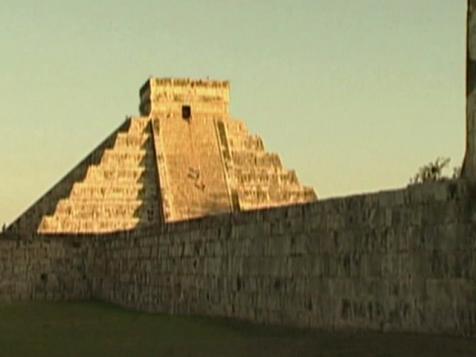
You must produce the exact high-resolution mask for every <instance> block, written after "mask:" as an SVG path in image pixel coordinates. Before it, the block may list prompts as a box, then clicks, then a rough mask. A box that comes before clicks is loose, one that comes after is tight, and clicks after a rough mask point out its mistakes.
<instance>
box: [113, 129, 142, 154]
mask: <svg viewBox="0 0 476 357" xmlns="http://www.w3.org/2000/svg"><path fill="white" fill-rule="evenodd" d="M149 138H150V134H148V133H141V134H129V133H119V134H117V136H116V141H115V142H114V149H116V148H135V149H136V150H139V149H141V148H142V147H143V146H144V145H145V143H146V142H147V141H148V140H149Z"/></svg>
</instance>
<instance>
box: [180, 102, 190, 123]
mask: <svg viewBox="0 0 476 357" xmlns="http://www.w3.org/2000/svg"><path fill="white" fill-rule="evenodd" d="M191 116H192V108H190V105H182V118H183V119H185V120H189V119H190V117H191Z"/></svg>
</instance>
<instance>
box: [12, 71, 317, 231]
mask: <svg viewBox="0 0 476 357" xmlns="http://www.w3.org/2000/svg"><path fill="white" fill-rule="evenodd" d="M139 95H140V105H139V111H140V115H141V116H139V117H130V118H128V119H127V120H126V121H125V122H124V123H123V124H122V125H121V126H120V127H119V128H118V129H116V130H115V131H113V133H112V134H111V135H110V136H109V137H108V138H106V139H105V140H104V141H103V142H102V143H101V144H100V145H99V146H98V147H97V148H96V149H94V150H93V151H92V152H91V153H90V154H89V155H88V156H87V157H86V158H85V159H84V160H83V161H81V162H80V163H79V164H78V165H77V166H76V167H75V168H74V169H73V170H71V172H69V173H68V174H67V175H66V176H65V177H64V178H63V179H62V180H60V181H59V182H58V183H57V184H56V185H55V186H53V188H52V189H51V190H49V191H48V192H47V193H46V194H45V195H43V196H42V197H41V198H40V199H39V200H38V201H37V202H35V203H34V204H33V205H32V206H31V207H30V208H29V209H28V210H27V211H26V212H25V213H23V214H22V215H21V216H20V217H19V218H18V219H17V220H16V221H14V222H13V223H12V224H11V225H10V226H9V228H8V230H9V231H11V232H14V233H17V234H25V235H26V234H32V233H42V234H56V233H58V234H59V233H81V234H97V233H109V232H115V231H124V230H132V229H136V228H139V227H143V226H149V225H157V224H166V223H168V222H174V221H181V220H188V219H193V218H197V217H203V216H207V215H215V214H220V213H229V212H236V211H246V210H253V209H259V208H266V207H275V206H282V205H290V204H296V203H305V202H310V201H314V200H316V194H315V193H314V190H313V189H312V188H308V187H304V186H302V185H301V184H300V183H299V181H298V179H297V177H296V174H295V172H294V171H290V170H287V169H285V168H284V167H283V166H282V164H281V160H280V158H279V156H278V155H277V154H274V153H268V152H266V151H265V149H264V146H263V142H262V140H261V138H260V137H258V136H256V135H251V134H250V133H249V132H248V130H247V128H246V126H245V125H244V123H243V122H241V121H238V120H236V119H233V118H232V117H231V116H230V114H229V102H230V99H229V98H230V87H229V83H228V82H226V81H211V80H190V79H167V78H150V79H149V80H147V82H146V83H145V84H144V85H143V86H142V88H141V89H140V92H139Z"/></svg>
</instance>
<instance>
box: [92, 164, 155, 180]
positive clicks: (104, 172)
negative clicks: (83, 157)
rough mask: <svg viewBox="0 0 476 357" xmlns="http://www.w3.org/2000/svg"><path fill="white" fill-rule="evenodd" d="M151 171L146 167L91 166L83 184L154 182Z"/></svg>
mask: <svg viewBox="0 0 476 357" xmlns="http://www.w3.org/2000/svg"><path fill="white" fill-rule="evenodd" d="M150 171H151V170H147V172H146V169H145V167H140V168H118V167H116V168H108V169H105V168H102V167H101V166H91V167H89V169H88V172H87V174H86V178H85V180H84V181H83V182H102V181H107V182H114V183H116V182H124V181H127V182H130V183H135V182H138V181H141V180H143V179H151V180H153V179H154V177H155V175H154V173H153V172H150Z"/></svg>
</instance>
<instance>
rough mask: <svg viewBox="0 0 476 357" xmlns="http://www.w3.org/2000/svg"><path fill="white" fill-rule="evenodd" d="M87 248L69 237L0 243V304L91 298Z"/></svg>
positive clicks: (0, 241)
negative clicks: (87, 269)
mask: <svg viewBox="0 0 476 357" xmlns="http://www.w3.org/2000/svg"><path fill="white" fill-rule="evenodd" d="M86 253H87V247H86V245H85V244H83V242H82V241H81V240H80V239H73V238H71V237H69V238H68V239H67V240H65V239H61V238H51V239H50V238H47V237H43V238H41V239H40V238H38V239H32V240H12V239H8V238H5V237H3V238H2V239H0V302H11V301H42V300H44V301H59V300H80V299H89V298H90V297H91V294H90V293H91V289H90V285H89V281H88V279H87V276H86V270H85V267H86V266H85V259H84V258H85V257H86V256H87V254H86Z"/></svg>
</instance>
